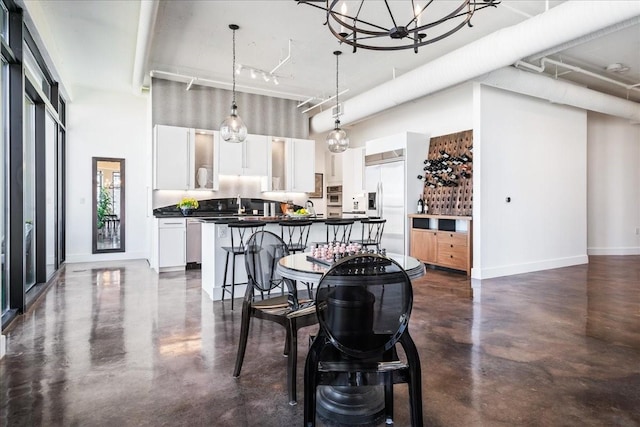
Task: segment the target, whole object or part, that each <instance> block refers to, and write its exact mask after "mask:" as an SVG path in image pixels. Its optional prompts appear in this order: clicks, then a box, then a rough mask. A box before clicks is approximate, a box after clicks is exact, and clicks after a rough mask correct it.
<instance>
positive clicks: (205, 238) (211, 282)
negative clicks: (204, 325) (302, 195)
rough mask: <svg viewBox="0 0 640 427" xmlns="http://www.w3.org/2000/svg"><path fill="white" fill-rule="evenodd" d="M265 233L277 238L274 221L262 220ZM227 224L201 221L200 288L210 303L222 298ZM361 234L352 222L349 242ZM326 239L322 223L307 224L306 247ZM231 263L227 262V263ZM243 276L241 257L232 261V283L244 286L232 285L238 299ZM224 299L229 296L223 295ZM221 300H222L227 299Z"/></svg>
mask: <svg viewBox="0 0 640 427" xmlns="http://www.w3.org/2000/svg"><path fill="white" fill-rule="evenodd" d="M265 222H266V225H265V228H264V229H265V230H266V231H270V232H272V233H274V234H276V235H278V236H280V225H279V224H278V222H277V221H268V220H267V221H265ZM227 224H228V222H225V221H219V220H206V219H204V220H203V222H202V289H203V290H204V291H205V292H206V294H207V295H208V296H209V298H211V299H212V300H214V301H219V300H221V299H222V281H223V279H224V268H225V260H226V255H227V253H226V251H225V250H224V249H222V247H223V246H231V236H230V235H229V227H228V226H227ZM361 233H362V224H361V223H360V221H359V218H358V219H355V222H354V224H353V228H352V230H351V238H352V239H360V237H361ZM325 239H326V226H325V224H324V220H316V221H314V223H313V224H311V230H310V231H309V240H308V244H309V245H311V244H312V243H313V242H322V241H324V240H325ZM229 264H231V260H229ZM227 281H231V265H229V271H228V272H227ZM246 281H247V273H246V270H245V266H244V257H242V256H239V257H238V258H236V283H244V284H242V285H236V289H235V296H236V298H241V297H243V296H244V293H245V290H246ZM298 286H299V289H305V290H306V286H305V285H303V284H298ZM227 297H229V296H228V295H227ZM227 297H225V299H226V298H227Z"/></svg>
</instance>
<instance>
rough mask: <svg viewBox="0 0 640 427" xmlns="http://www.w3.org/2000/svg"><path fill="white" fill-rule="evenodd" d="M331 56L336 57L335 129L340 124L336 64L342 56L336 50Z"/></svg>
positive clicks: (337, 65) (337, 66)
mask: <svg viewBox="0 0 640 427" xmlns="http://www.w3.org/2000/svg"><path fill="white" fill-rule="evenodd" d="M333 54H334V55H335V56H336V128H337V127H338V125H337V124H338V123H340V100H339V99H338V94H339V92H338V76H339V73H338V68H339V64H338V57H339V56H340V55H341V54H342V52H341V51H339V50H336V51H335V52H333Z"/></svg>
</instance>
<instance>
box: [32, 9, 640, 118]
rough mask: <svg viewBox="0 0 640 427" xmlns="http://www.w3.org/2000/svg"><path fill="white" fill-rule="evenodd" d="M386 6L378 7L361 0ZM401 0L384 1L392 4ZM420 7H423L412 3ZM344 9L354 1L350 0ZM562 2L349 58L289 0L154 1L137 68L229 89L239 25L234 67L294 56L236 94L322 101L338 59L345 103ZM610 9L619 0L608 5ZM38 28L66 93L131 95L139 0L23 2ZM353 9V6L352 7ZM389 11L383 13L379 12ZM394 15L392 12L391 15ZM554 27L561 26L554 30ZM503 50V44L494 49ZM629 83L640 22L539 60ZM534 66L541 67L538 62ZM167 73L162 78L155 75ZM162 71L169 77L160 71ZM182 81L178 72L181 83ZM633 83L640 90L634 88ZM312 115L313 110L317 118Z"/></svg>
mask: <svg viewBox="0 0 640 427" xmlns="http://www.w3.org/2000/svg"><path fill="white" fill-rule="evenodd" d="M368 1H372V2H374V3H378V5H379V6H381V7H383V6H384V3H383V2H382V1H374V0H368ZM407 2H408V0H391V1H390V4H391V5H392V7H393V8H399V7H401V6H403V5H404V4H406V3H407ZM417 2H418V3H423V2H424V0H423V1H419V0H417ZM348 3H349V8H353V7H354V6H353V3H358V2H348ZM561 3H563V1H526V0H503V1H502V4H501V5H499V6H498V7H497V8H495V9H494V8H487V9H484V10H481V11H479V12H477V13H476V15H475V16H474V17H473V20H472V23H473V27H472V28H463V29H462V30H460V31H458V32H457V33H455V34H454V35H453V36H451V37H448V38H446V39H444V40H442V41H439V42H436V43H434V44H432V45H428V46H425V47H423V48H421V49H420V51H419V53H418V54H415V53H413V51H412V50H402V51H393V52H391V51H386V52H379V51H367V50H358V51H357V52H356V53H353V52H352V50H351V47H349V46H340V45H339V44H338V42H337V40H336V39H335V38H334V37H333V36H332V35H331V34H330V33H329V30H328V29H327V28H326V27H325V26H323V22H324V14H323V12H322V11H321V10H318V9H316V8H313V7H310V6H308V5H302V4H301V5H298V4H296V1H294V0H278V1H268V0H257V1H248V0H236V1H221V0H215V1H203V0H198V1H190V0H180V1H179V0H166V1H160V2H159V5H158V8H157V15H156V17H155V25H154V29H153V33H152V36H151V37H152V38H151V45H150V49H149V55H148V58H147V59H146V62H145V66H144V71H145V75H146V76H147V79H146V80H145V85H148V76H149V74H150V73H151V72H154V73H158V75H164V76H169V75H173V76H174V78H175V79H178V80H180V81H184V82H185V89H186V85H187V83H186V82H188V81H190V80H191V78H199V79H200V80H199V81H195V83H196V84H207V85H214V86H219V87H226V88H228V87H229V85H230V82H231V76H232V65H231V64H232V58H231V36H232V32H231V30H230V29H229V28H228V26H229V24H238V25H239V26H240V30H238V31H237V32H236V38H237V44H236V50H237V62H238V63H241V64H243V65H245V66H250V67H253V68H257V69H262V70H265V71H271V70H272V69H273V68H274V67H276V66H277V65H278V64H279V63H280V61H281V60H282V59H284V58H285V57H286V56H287V54H288V45H289V40H291V56H290V59H289V60H288V61H286V62H285V63H284V64H282V66H281V67H280V68H279V69H278V70H277V71H276V74H277V75H278V76H279V82H280V84H279V85H278V86H276V85H274V84H273V83H272V82H265V81H264V80H262V78H261V77H258V78H256V79H251V77H249V74H248V73H247V72H243V73H241V74H240V75H238V76H237V88H238V90H241V91H250V92H255V93H266V94H271V95H273V96H280V97H286V98H293V99H298V100H306V99H307V98H310V97H315V98H316V100H315V101H314V102H318V100H319V99H323V98H328V97H330V96H332V95H334V94H335V84H336V83H335V72H336V71H335V57H334V55H333V54H332V52H333V51H334V50H336V49H339V50H342V52H343V55H342V56H341V57H340V90H341V91H342V90H345V89H348V92H347V93H346V94H344V95H341V96H340V98H341V100H346V99H349V98H350V97H353V96H355V95H357V94H359V93H361V92H363V91H366V90H368V89H371V88H372V87H374V86H377V85H379V84H381V83H383V82H385V81H388V80H390V79H392V78H393V76H394V75H395V76H399V75H402V74H403V73H405V72H407V71H409V70H412V69H414V68H416V67H418V66H420V65H422V64H425V63H427V62H429V61H431V60H433V59H435V58H438V57H440V56H442V55H444V54H446V53H448V52H450V51H452V50H454V49H456V48H458V47H460V46H463V45H465V44H467V43H470V42H471V41H474V40H476V39H478V38H481V37H483V36H485V35H487V34H489V33H492V32H494V31H497V30H499V29H500V28H504V27H507V26H511V25H515V24H518V23H520V22H522V21H524V20H526V19H529V18H530V17H534V16H536V15H538V14H541V13H544V12H545V9H546V8H547V7H549V8H553V7H556V6H557V5H559V4H561ZM611 3H612V7H614V4H615V3H616V1H611ZM451 4H455V2H453V0H448V1H444V2H441V1H437V2H435V3H434V5H435V7H436V8H442V7H446V8H447V9H450V8H451V7H452V6H451ZM22 5H23V7H26V8H27V10H28V12H29V14H30V15H32V17H33V20H34V22H36V24H37V25H38V28H39V30H38V31H39V33H40V38H42V39H43V40H45V41H46V42H45V45H46V47H47V49H48V50H50V51H51V56H52V57H53V59H54V61H56V68H57V70H58V72H59V75H60V78H61V79H62V81H63V84H64V86H65V87H66V88H67V89H68V91H69V92H70V93H71V94H73V92H74V90H75V89H74V88H77V87H81V86H90V87H100V88H103V89H111V90H118V91H132V90H133V88H134V87H135V84H134V82H133V74H134V73H133V67H134V60H135V55H136V40H137V34H138V22H139V16H140V12H139V11H140V2H139V1H137V0H111V1H106V0H85V1H82V2H79V1H77V0H57V1H45V0H41V1H33V0H31V1H29V0H23V3H22ZM350 10H351V9H350ZM385 10H386V9H380V13H381V14H383V15H384V14H385V13H386V12H385ZM394 10H395V9H394ZM559 31H561V29H559ZM495 48H496V49H500V46H496V47H495ZM546 56H548V57H549V58H552V59H556V60H562V61H565V62H569V63H571V64H574V65H577V66H579V67H581V68H584V69H587V70H589V71H592V72H595V73H597V74H602V75H603V76H607V77H609V78H611V79H616V80H619V81H621V82H623V83H626V84H638V83H640V24H639V23H638V21H637V20H636V21H635V24H634V25H632V26H630V27H628V28H626V29H623V30H620V31H616V32H613V33H611V34H607V35H603V36H598V37H595V38H594V39H593V40H590V41H587V42H585V43H582V44H580V45H577V46H572V47H570V48H564V49H563V50H560V51H558V52H549V53H547V54H546ZM614 62H620V63H622V64H624V65H625V66H627V67H629V68H630V69H629V71H627V72H626V73H625V74H623V75H618V74H612V73H608V72H606V71H605V67H606V66H607V65H609V64H611V63H614ZM532 63H534V64H536V65H538V64H539V58H534V60H533V61H532ZM566 71H567V70H566V69H561V68H557V67H555V66H548V67H547V68H546V70H545V72H548V73H551V74H553V75H556V73H557V76H558V78H562V79H572V80H574V81H576V82H578V83H580V84H582V85H586V86H589V87H591V88H593V89H596V90H600V91H604V92H607V93H610V94H614V95H616V96H620V97H623V98H625V99H627V98H628V99H631V100H634V101H636V102H640V90H629V89H625V88H621V87H619V86H617V85H613V84H610V83H606V82H603V81H600V80H597V79H594V78H592V77H588V76H585V75H582V74H580V73H576V72H570V73H568V74H564V72H566ZM162 73H164V74H162ZM167 73H168V74H167ZM179 76H182V77H181V78H180V77H179ZM639 87H640V86H639ZM314 112H315V111H312V113H314Z"/></svg>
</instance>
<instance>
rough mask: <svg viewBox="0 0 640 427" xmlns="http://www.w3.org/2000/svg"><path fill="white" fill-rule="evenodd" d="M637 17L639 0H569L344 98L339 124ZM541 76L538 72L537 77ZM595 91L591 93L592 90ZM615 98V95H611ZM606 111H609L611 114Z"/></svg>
mask: <svg viewBox="0 0 640 427" xmlns="http://www.w3.org/2000/svg"><path fill="white" fill-rule="evenodd" d="M637 16H640V2H637V1H616V2H608V1H588V2H585V1H568V2H566V3H563V4H561V5H559V6H557V7H555V8H553V9H551V10H549V11H547V12H545V13H543V14H540V15H538V16H535V17H533V18H531V19H528V20H526V21H524V22H521V23H520V24H517V25H514V26H511V27H508V28H503V29H501V30H498V31H496V32H494V33H492V34H489V35H488V36H485V37H483V38H481V39H479V40H477V41H475V42H473V43H470V44H468V45H466V46H464V47H461V48H459V49H457V50H455V51H453V52H451V53H449V54H447V55H444V56H442V57H440V58H438V59H435V60H433V61H431V62H429V63H427V64H425V65H423V66H421V67H418V68H416V69H414V70H412V71H410V72H408V73H406V74H404V75H402V76H400V77H398V78H396V79H394V80H391V81H389V82H386V83H384V84H382V85H380V86H378V87H376V88H374V89H372V90H369V91H367V92H364V93H362V94H360V95H358V96H355V97H354V98H351V99H349V100H348V101H346V102H344V111H345V113H344V114H343V115H342V117H341V122H342V123H343V124H349V123H354V122H357V121H360V120H363V119H365V118H367V117H370V116H372V115H374V114H377V113H379V112H381V111H384V110H386V109H389V108H392V107H395V106H397V105H400V104H403V103H405V102H408V101H412V100H414V99H417V98H421V97H423V96H426V95H429V94H432V93H434V92H437V91H439V90H443V89H446V88H448V87H451V86H455V85H457V84H460V83H463V82H465V81H468V80H471V79H474V78H476V77H478V76H482V75H484V74H487V73H489V72H491V71H494V70H498V69H499V68H503V67H507V66H509V65H511V64H514V63H515V62H517V61H518V60H520V59H522V58H526V57H528V56H531V55H534V54H536V53H538V52H542V51H545V50H547V49H550V48H553V47H554V46H558V45H560V44H563V43H567V42H569V41H572V40H576V39H579V38H581V37H585V36H588V35H589V34H591V33H593V32H595V31H599V30H602V29H604V28H607V27H611V26H614V25H616V24H620V25H622V24H621V23H624V22H625V21H627V20H629V19H631V18H634V17H637ZM536 77H540V78H544V77H541V76H536ZM592 92H593V91H592ZM610 98H615V97H610ZM609 114H610V113H609ZM333 121H334V119H333V117H332V113H331V111H330V110H327V111H323V112H322V113H319V114H317V115H316V116H314V117H313V118H312V119H311V123H310V130H311V132H313V133H321V132H326V131H328V130H329V129H331V127H332V124H333Z"/></svg>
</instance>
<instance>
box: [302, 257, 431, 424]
mask: <svg viewBox="0 0 640 427" xmlns="http://www.w3.org/2000/svg"><path fill="white" fill-rule="evenodd" d="M315 301H316V312H317V315H318V322H319V324H320V330H319V332H318V335H317V336H316V337H315V339H314V340H313V343H312V344H311V348H310V349H309V353H308V354H307V359H306V365H305V373H304V384H305V389H304V425H305V426H306V427H310V426H314V425H315V418H316V412H317V413H318V415H320V416H321V417H322V418H324V419H326V420H328V422H329V423H330V424H331V423H334V424H372V423H376V422H378V421H379V420H380V418H381V417H383V416H384V417H385V418H386V423H387V424H391V423H393V385H394V384H396V383H407V384H408V387H409V404H410V412H411V425H412V426H422V424H423V418H422V388H421V387H422V384H421V383H422V380H421V370H420V358H419V356H418V351H417V349H416V346H415V344H414V342H413V340H412V339H411V336H410V335H409V331H408V324H409V317H410V315H411V306H412V304H413V291H412V287H411V281H410V279H409V276H408V275H407V273H406V272H405V271H404V270H403V269H402V267H401V266H400V265H399V264H398V263H396V262H395V261H393V260H392V259H390V258H387V257H385V256H382V255H379V254H358V255H353V256H349V257H346V258H343V259H342V260H339V261H338V262H336V263H335V264H334V265H333V266H332V267H331V268H330V269H329V270H328V271H327V272H326V273H325V274H324V275H323V276H322V279H321V280H320V283H319V284H318V288H317V291H316V299H315ZM397 344H400V345H401V346H402V348H403V350H404V354H405V356H404V357H403V359H406V360H400V359H399V357H398V352H397V351H396V345H397ZM319 386H325V387H319Z"/></svg>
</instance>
